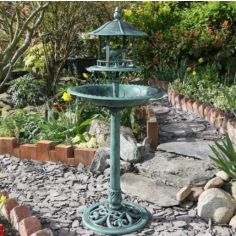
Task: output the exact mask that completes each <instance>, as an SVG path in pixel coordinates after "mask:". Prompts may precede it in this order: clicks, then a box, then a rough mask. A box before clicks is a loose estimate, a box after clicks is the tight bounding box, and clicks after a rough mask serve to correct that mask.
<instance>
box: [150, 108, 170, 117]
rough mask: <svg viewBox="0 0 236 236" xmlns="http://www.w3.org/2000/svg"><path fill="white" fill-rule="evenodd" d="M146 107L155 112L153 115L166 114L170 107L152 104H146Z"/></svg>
mask: <svg viewBox="0 0 236 236" xmlns="http://www.w3.org/2000/svg"><path fill="white" fill-rule="evenodd" d="M148 108H150V109H152V110H153V112H154V113H155V115H158V116H160V115H166V114H168V113H169V112H170V108H168V107H164V106H153V105H150V106H148Z"/></svg>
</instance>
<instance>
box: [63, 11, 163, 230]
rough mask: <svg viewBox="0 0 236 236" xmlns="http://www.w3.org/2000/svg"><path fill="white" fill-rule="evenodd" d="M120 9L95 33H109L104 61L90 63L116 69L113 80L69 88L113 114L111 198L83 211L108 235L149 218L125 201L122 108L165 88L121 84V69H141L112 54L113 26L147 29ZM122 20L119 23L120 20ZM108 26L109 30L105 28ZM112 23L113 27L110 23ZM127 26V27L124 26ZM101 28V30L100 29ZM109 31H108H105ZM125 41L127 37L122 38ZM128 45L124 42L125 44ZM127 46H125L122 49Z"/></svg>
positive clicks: (139, 225) (92, 224)
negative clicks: (133, 23) (126, 19)
mask: <svg viewBox="0 0 236 236" xmlns="http://www.w3.org/2000/svg"><path fill="white" fill-rule="evenodd" d="M120 16H121V11H120V9H119V8H116V11H115V14H114V18H115V20H114V21H111V22H108V23H106V24H105V25H104V27H100V28H99V29H100V30H99V29H98V30H96V31H94V32H93V34H94V35H99V36H101V35H106V37H107V39H106V46H107V47H106V49H107V51H106V59H104V60H102V61H104V63H103V64H101V60H98V62H97V65H96V66H92V67H89V68H88V70H89V71H101V70H102V71H107V72H109V73H115V76H114V78H113V81H112V83H110V84H91V85H83V86H76V87H72V88H70V89H68V92H69V93H70V94H72V95H74V96H78V97H81V98H82V99H84V100H87V101H89V102H91V103H93V104H95V105H98V106H103V107H106V108H108V109H109V111H110V114H111V124H110V125H111V135H110V188H109V193H108V200H107V201H104V202H98V203H95V204H93V205H91V206H89V207H88V208H87V209H86V210H85V211H84V213H83V223H84V224H85V226H86V227H88V228H90V229H92V230H94V231H95V232H98V233H101V234H108V235H121V234H128V233H131V232H134V231H137V230H139V229H140V228H142V227H144V226H145V224H146V223H147V222H148V220H149V215H148V212H147V211H146V209H145V208H143V207H142V206H140V205H138V204H136V203H133V202H130V201H123V200H122V196H121V188H120V115H119V113H120V110H121V109H123V108H126V107H133V106H137V105H144V104H146V103H147V102H148V101H149V100H151V99H160V98H162V97H163V96H164V94H165V93H164V92H163V91H162V90H158V89H155V88H151V87H148V86H140V85H127V84H120V83H119V81H120V79H119V75H120V72H128V71H138V70H140V67H137V66H135V64H134V60H132V64H126V63H122V61H127V59H124V58H125V55H123V56H122V58H123V59H120V58H117V59H114V57H113V58H112V60H113V61H112V63H111V61H110V56H109V36H108V35H114V34H112V32H113V31H112V30H111V28H112V27H114V28H115V29H116V31H115V32H116V34H115V35H116V36H124V38H123V39H125V37H126V36H127V35H128V36H144V35H145V33H144V32H141V31H138V30H136V29H135V28H134V27H133V26H132V27H131V26H130V25H128V24H127V23H125V22H123V21H120ZM118 23H119V24H118ZM121 24H123V27H120V34H119V32H118V31H117V27H115V26H116V25H121ZM106 26H109V30H107V31H106ZM111 26H112V27H111ZM125 27H126V28H125ZM99 32H100V33H99ZM106 32H108V33H107V34H106ZM123 42H125V40H123ZM123 48H125V45H123ZM123 50H125V49H123Z"/></svg>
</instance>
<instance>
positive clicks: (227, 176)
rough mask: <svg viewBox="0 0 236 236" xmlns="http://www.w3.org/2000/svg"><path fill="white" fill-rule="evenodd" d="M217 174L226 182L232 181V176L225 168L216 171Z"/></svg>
mask: <svg viewBox="0 0 236 236" xmlns="http://www.w3.org/2000/svg"><path fill="white" fill-rule="evenodd" d="M216 176H217V177H220V178H221V179H223V180H224V181H226V182H228V181H230V179H231V178H230V176H229V175H228V174H227V173H226V172H224V171H223V170H221V171H218V172H217V173H216Z"/></svg>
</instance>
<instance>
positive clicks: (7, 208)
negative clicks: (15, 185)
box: [2, 198, 19, 221]
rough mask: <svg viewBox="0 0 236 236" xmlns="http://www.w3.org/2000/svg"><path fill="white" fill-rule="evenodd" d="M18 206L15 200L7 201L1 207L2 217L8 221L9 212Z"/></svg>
mask: <svg viewBox="0 0 236 236" xmlns="http://www.w3.org/2000/svg"><path fill="white" fill-rule="evenodd" d="M18 205H19V204H18V203H17V201H16V200H15V199H11V198H9V199H7V201H6V203H5V204H4V205H3V208H2V215H3V216H4V217H5V218H6V219H7V220H8V221H10V212H11V210H12V209H13V208H14V207H16V206H18Z"/></svg>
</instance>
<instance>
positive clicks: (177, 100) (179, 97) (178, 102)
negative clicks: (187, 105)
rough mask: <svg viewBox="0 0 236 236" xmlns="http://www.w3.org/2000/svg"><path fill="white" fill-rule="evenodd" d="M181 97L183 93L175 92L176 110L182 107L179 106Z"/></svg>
mask: <svg viewBox="0 0 236 236" xmlns="http://www.w3.org/2000/svg"><path fill="white" fill-rule="evenodd" d="M182 98H183V95H180V94H177V95H176V97H175V108H176V109H177V110H181V109H182V108H181V103H180V101H181V99H182Z"/></svg>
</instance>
